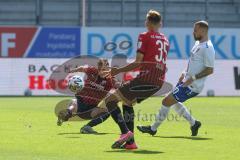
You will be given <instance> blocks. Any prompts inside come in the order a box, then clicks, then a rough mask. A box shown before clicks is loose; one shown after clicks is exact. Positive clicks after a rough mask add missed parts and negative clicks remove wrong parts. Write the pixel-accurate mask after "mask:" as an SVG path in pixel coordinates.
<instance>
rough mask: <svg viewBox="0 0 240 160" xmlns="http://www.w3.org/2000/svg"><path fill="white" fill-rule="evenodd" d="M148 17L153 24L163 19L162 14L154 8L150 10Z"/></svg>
mask: <svg viewBox="0 0 240 160" xmlns="http://www.w3.org/2000/svg"><path fill="white" fill-rule="evenodd" d="M146 18H147V20H148V21H149V22H150V23H152V24H157V23H159V22H161V20H162V16H161V14H160V13H159V12H158V11H155V10H153V9H151V10H149V11H148V13H147V17H146Z"/></svg>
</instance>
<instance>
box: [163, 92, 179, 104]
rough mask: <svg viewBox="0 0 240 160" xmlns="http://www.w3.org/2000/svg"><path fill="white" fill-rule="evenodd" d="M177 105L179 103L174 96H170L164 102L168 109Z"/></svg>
mask: <svg viewBox="0 0 240 160" xmlns="http://www.w3.org/2000/svg"><path fill="white" fill-rule="evenodd" d="M175 103H177V101H176V100H175V98H174V97H173V95H172V94H169V95H168V96H167V97H165V98H164V99H163V101H162V105H164V106H167V107H170V106H172V105H173V104H175Z"/></svg>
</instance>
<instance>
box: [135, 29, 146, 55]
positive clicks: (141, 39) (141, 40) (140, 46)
mask: <svg viewBox="0 0 240 160" xmlns="http://www.w3.org/2000/svg"><path fill="white" fill-rule="evenodd" d="M147 42H148V39H147V34H144V33H142V34H140V35H139V36H138V42H137V52H141V53H142V54H145V53H146V51H147Z"/></svg>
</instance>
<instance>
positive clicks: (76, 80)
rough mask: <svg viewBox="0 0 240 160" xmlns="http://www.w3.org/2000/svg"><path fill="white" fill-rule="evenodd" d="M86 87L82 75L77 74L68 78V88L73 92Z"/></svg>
mask: <svg viewBox="0 0 240 160" xmlns="http://www.w3.org/2000/svg"><path fill="white" fill-rule="evenodd" d="M83 87H84V80H83V79H82V77H81V76H78V75H75V76H72V77H71V78H70V79H69V80H68V88H69V89H70V91H72V92H73V93H77V92H79V91H80V90H81V89H83Z"/></svg>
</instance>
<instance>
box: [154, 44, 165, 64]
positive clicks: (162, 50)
mask: <svg viewBox="0 0 240 160" xmlns="http://www.w3.org/2000/svg"><path fill="white" fill-rule="evenodd" d="M156 44H157V45H158V46H159V48H158V51H159V54H158V55H156V56H155V59H156V61H157V62H162V63H163V64H166V56H167V45H168V44H167V42H163V41H161V40H157V41H156ZM163 54H165V55H166V56H163Z"/></svg>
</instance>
